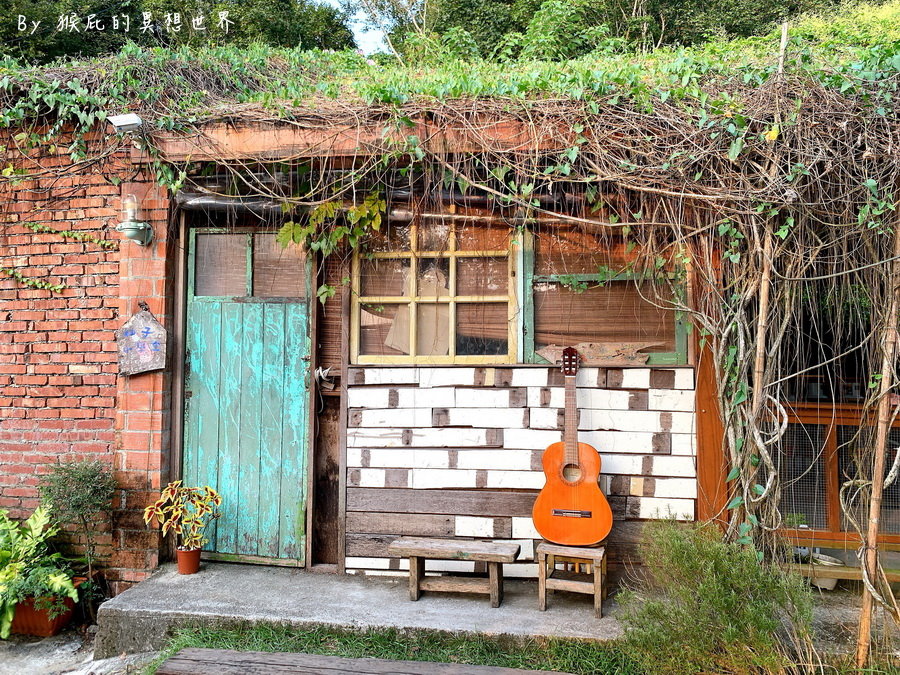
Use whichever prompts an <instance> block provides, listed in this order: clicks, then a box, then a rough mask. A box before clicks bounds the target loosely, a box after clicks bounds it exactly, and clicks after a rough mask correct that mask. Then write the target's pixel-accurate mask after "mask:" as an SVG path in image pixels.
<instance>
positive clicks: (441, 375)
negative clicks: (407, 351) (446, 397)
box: [419, 368, 475, 388]
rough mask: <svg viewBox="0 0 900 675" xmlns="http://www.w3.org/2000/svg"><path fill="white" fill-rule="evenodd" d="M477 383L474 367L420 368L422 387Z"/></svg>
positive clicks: (420, 383)
mask: <svg viewBox="0 0 900 675" xmlns="http://www.w3.org/2000/svg"><path fill="white" fill-rule="evenodd" d="M473 384H475V369H474V368H419V386H420V387H426V388H427V387H448V386H453V385H468V386H470V387H471V386H472V385H473Z"/></svg>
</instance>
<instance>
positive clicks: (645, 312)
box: [534, 281, 676, 353]
mask: <svg viewBox="0 0 900 675" xmlns="http://www.w3.org/2000/svg"><path fill="white" fill-rule="evenodd" d="M578 291H580V292H578ZM653 293H654V290H653V288H652V284H651V283H650V282H643V283H640V284H637V283H635V282H634V281H610V282H606V283H605V284H603V285H592V286H588V287H587V288H583V287H581V288H573V287H568V286H563V285H562V284H560V283H535V285H534V332H535V335H534V342H535V349H536V350H537V349H540V348H542V347H546V346H547V345H559V346H569V345H575V344H578V343H580V342H596V343H608V344H610V345H621V344H622V343H624V342H627V343H642V345H643V346H640V347H639V348H638V349H639V351H641V352H644V353H648V352H674V351H675V349H676V347H675V312H674V311H673V310H671V309H666V308H665V307H657V306H656V305H661V304H662V302H663V301H662V300H655V299H654V296H653ZM642 294H643V295H642ZM645 297H646V298H647V299H645ZM651 300H652V301H653V302H651ZM663 300H664V298H663ZM654 303H655V304H654Z"/></svg>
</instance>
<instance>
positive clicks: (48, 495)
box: [40, 460, 116, 620]
mask: <svg viewBox="0 0 900 675" xmlns="http://www.w3.org/2000/svg"><path fill="white" fill-rule="evenodd" d="M115 490H116V481H115V479H114V478H113V475H112V470H111V469H110V468H109V466H108V465H107V464H105V463H104V462H101V461H100V460H86V461H79V462H68V463H60V464H56V465H54V467H53V468H52V469H51V470H50V473H48V474H47V475H46V476H44V477H43V479H42V480H41V485H40V491H41V501H42V502H43V503H44V504H46V505H47V506H48V507H50V509H51V513H52V516H53V520H55V521H56V522H59V523H64V524H71V525H74V526H75V529H76V531H77V532H78V534H79V536H80V538H81V541H82V543H83V544H84V561H85V564H86V565H87V572H88V579H87V581H86V582H85V583H84V585H83V586H82V587H81V593H82V597H83V598H84V600H85V605H86V608H87V612H88V615H89V617H90V618H91V619H92V620H93V619H94V618H95V610H94V603H95V602H97V601H99V600H100V599H101V598H102V596H103V592H102V590H101V588H100V587H99V586H98V584H97V580H96V579H95V578H94V567H95V565H96V563H97V561H98V555H97V536H98V535H99V533H100V532H101V531H102V530H103V529H104V526H105V525H106V524H108V523H109V520H110V517H111V513H112V499H113V495H114V494H115Z"/></svg>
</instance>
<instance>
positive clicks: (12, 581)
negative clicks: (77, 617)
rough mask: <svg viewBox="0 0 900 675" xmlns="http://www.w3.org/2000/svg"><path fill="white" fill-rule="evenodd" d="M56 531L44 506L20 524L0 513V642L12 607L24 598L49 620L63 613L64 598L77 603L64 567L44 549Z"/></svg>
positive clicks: (61, 560)
mask: <svg viewBox="0 0 900 675" xmlns="http://www.w3.org/2000/svg"><path fill="white" fill-rule="evenodd" d="M58 531H59V528H58V527H56V526H55V525H53V524H52V523H51V522H50V512H49V511H48V510H47V508H46V507H44V506H40V507H38V508H37V509H36V510H35V511H34V513H32V514H31V516H30V517H29V518H28V520H26V521H24V522H22V523H18V522H16V521H14V520H12V519H10V518H9V516H8V515H7V513H6V511H0V639H4V640H5V639H6V638H7V637H9V629H10V626H12V621H13V617H14V616H15V613H16V605H18V604H19V603H20V602H22V601H23V600H25V599H26V598H29V597H31V598H34V599H35V603H36V604H35V606H36V607H37V606H42V608H43V609H46V610H48V612H49V614H50V618H51V619H52V618H53V617H54V616H56V615H58V614H60V613H62V612H63V611H65V609H66V607H65V604H64V602H63V599H64V598H71V599H72V600H76V601H77V600H78V591H77V590H76V588H75V585H74V584H73V583H72V573H71V570H70V569H69V566H68V564H67V563H66V561H65V559H64V558H63V557H62V555H61V554H60V553H58V552H52V551H51V550H50V547H49V545H48V540H49V539H50V538H51V537H53V536H54V535H56V533H57V532H58Z"/></svg>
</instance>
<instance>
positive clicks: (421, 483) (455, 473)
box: [410, 469, 476, 490]
mask: <svg viewBox="0 0 900 675" xmlns="http://www.w3.org/2000/svg"><path fill="white" fill-rule="evenodd" d="M410 473H411V474H412V478H411V482H412V487H413V488H415V489H417V490H428V489H433V488H474V487H475V480H476V479H475V471H473V470H463V469H411V470H410Z"/></svg>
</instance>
